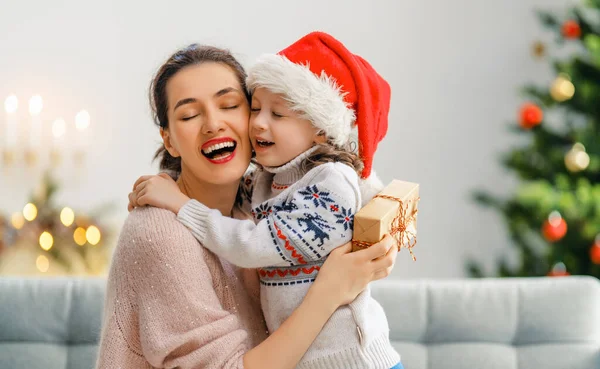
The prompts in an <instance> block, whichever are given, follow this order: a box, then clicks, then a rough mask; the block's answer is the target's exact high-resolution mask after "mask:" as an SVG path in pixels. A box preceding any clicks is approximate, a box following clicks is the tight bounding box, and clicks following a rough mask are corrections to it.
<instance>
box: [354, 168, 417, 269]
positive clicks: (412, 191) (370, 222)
mask: <svg viewBox="0 0 600 369" xmlns="http://www.w3.org/2000/svg"><path fill="white" fill-rule="evenodd" d="M418 203H419V184H418V183H412V182H406V181H399V180H393V181H392V182H391V183H390V184H389V185H387V186H386V187H385V188H384V189H383V190H382V191H381V192H380V193H379V194H378V195H377V196H375V197H374V198H373V199H372V200H371V201H369V203H368V204H367V205H365V206H364V207H363V208H362V209H360V210H359V211H358V213H356V214H355V215H354V235H353V239H352V251H357V250H361V249H364V248H367V247H369V246H370V245H372V244H374V243H377V242H379V241H381V239H382V238H383V236H385V234H386V233H389V234H390V235H392V236H393V237H394V238H395V239H396V240H397V241H398V248H399V249H400V248H407V249H409V251H410V252H411V255H412V247H413V246H414V245H415V244H416V242H417V208H418ZM412 256H413V260H415V257H414V255H412Z"/></svg>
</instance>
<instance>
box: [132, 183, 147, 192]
mask: <svg viewBox="0 0 600 369" xmlns="http://www.w3.org/2000/svg"><path fill="white" fill-rule="evenodd" d="M149 183H150V180H147V181H142V182H140V183H139V184H138V185H137V186H136V187H135V189H134V190H133V191H134V192H137V193H139V192H140V191H141V190H143V189H144V188H146V186H148V184H149Z"/></svg>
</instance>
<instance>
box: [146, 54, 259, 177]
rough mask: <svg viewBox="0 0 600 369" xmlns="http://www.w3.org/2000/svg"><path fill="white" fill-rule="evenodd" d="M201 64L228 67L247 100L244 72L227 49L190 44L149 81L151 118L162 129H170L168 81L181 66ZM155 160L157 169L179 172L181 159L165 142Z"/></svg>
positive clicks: (175, 174)
mask: <svg viewBox="0 0 600 369" xmlns="http://www.w3.org/2000/svg"><path fill="white" fill-rule="evenodd" d="M203 63H220V64H223V65H226V66H228V67H230V68H231V70H232V71H233V72H234V73H235V76H236V77H237V79H238V81H239V82H240V85H241V87H242V91H244V93H245V94H246V98H247V99H248V102H250V95H249V93H248V92H247V89H246V72H245V71H244V68H243V67H242V65H241V64H240V63H239V62H238V61H237V59H236V58H235V57H234V56H233V55H232V54H231V52H230V51H229V50H225V49H220V48H217V47H214V46H208V45H199V44H191V45H189V46H187V47H185V48H183V49H180V50H178V51H176V52H175V53H174V54H173V55H171V57H170V58H169V59H168V60H167V61H166V62H165V63H164V64H163V65H162V66H161V67H160V68H159V69H158V71H157V72H156V75H155V76H154V78H153V79H152V82H151V83H150V93H149V98H150V107H151V109H152V118H153V119H154V123H155V124H156V125H157V126H159V127H161V128H163V129H166V128H169V120H168V98H167V82H169V80H170V79H171V77H173V76H174V75H175V74H177V72H179V71H180V70H182V69H183V68H185V67H189V66H192V65H198V64H203ZM154 159H159V160H160V169H161V170H165V171H168V172H170V174H171V175H172V176H174V177H178V176H179V174H180V173H181V158H175V157H173V156H171V154H169V152H168V151H167V150H166V149H165V147H164V145H163V146H161V147H160V148H159V149H158V150H157V151H156V154H155V155H154Z"/></svg>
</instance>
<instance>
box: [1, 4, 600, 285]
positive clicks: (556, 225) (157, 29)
mask: <svg viewBox="0 0 600 369" xmlns="http://www.w3.org/2000/svg"><path fill="white" fill-rule="evenodd" d="M574 6H578V7H579V10H576V9H575V8H573V7H574ZM593 7H596V8H598V7H600V4H598V1H597V0H590V1H587V2H583V1H567V0H507V1H467V0H457V1H452V2H448V1H443V0H427V1H404V0H400V1H398V0H381V1H372V2H366V1H359V0H330V1H327V2H325V1H316V0H306V1H301V2H282V1H275V0H260V1H253V2H241V1H239V2H233V1H229V2H226V1H221V2H202V1H190V0H186V1H171V2H169V3H168V4H167V3H165V2H160V3H159V2H148V1H144V2H142V1H126V2H123V1H115V0H105V1H102V2H100V1H96V2H88V1H74V0H56V1H51V2H48V1H19V2H16V1H10V0H9V1H4V2H2V4H1V5H0V50H1V51H0V52H1V55H2V57H1V58H0V81H2V82H1V83H0V100H1V101H2V102H3V105H2V110H1V114H0V150H1V151H2V161H1V162H0V274H3V275H14V274H19V275H29V274H38V275H48V276H52V275H63V274H75V275H104V274H106V272H107V268H108V263H109V261H110V255H111V251H112V248H113V247H114V245H115V243H116V238H117V236H118V233H119V230H120V227H121V225H122V222H123V220H124V219H125V218H126V216H127V209H126V205H127V194H128V193H129V191H130V190H131V186H132V185H133V183H134V181H135V180H136V179H137V178H138V176H140V175H144V174H151V173H156V172H157V165H156V163H153V162H152V158H153V154H154V152H155V150H156V149H157V148H158V147H159V143H160V136H159V133H158V129H157V128H156V127H155V126H154V125H153V123H152V120H151V117H150V110H149V106H148V97H147V94H148V86H149V83H150V80H151V77H152V75H153V73H154V72H155V70H156V69H157V68H158V67H159V65H160V64H161V63H162V62H163V61H164V60H166V58H167V57H168V56H169V55H170V54H171V53H172V52H174V51H175V50H176V49H178V48H180V47H182V46H185V45H187V44H189V43H192V42H199V43H208V44H213V45H216V46H220V47H225V48H229V49H231V50H232V51H233V52H234V54H235V55H236V56H237V57H238V58H239V59H240V60H241V61H242V62H243V64H244V65H246V66H249V65H251V63H252V61H253V60H254V59H255V58H256V57H257V56H259V55H260V54H261V53H264V52H276V51H278V50H280V49H282V48H283V47H285V46H287V45H288V44H290V43H291V42H293V41H295V40H296V39H298V38H299V37H301V36H302V35H304V34H306V33H308V32H310V31H313V30H323V31H326V32H328V33H331V34H333V35H334V36H336V37H337V38H339V39H340V40H342V41H343V42H344V43H345V44H346V46H348V48H349V49H351V50H352V51H353V52H355V53H356V54H359V55H361V56H363V57H365V58H366V59H367V60H369V61H370V62H371V64H372V65H373V66H374V67H375V68H376V69H377V70H378V71H379V72H380V74H381V75H382V76H384V77H385V78H386V79H387V80H388V81H389V83H390V85H391V87H392V109H391V113H390V128H389V131H388V135H387V137H386V139H385V140H384V141H383V143H382V144H381V145H380V147H379V151H378V152H377V154H376V156H375V169H376V171H377V173H378V175H379V176H380V177H381V178H382V179H383V180H384V181H385V182H388V181H390V180H392V179H402V180H407V181H411V182H417V183H419V184H420V186H421V187H420V194H421V202H420V205H419V218H418V244H417V246H416V247H415V249H414V252H415V254H416V256H417V261H416V262H413V261H412V260H411V258H410V256H409V255H408V253H407V252H406V251H403V252H402V253H401V254H400V255H399V258H398V262H397V265H396V268H395V270H394V274H393V277H394V278H403V279H413V278H460V277H477V276H495V275H502V276H509V275H547V274H550V275H564V274H591V275H596V276H600V270H599V269H598V268H599V267H598V264H600V252H599V251H598V250H600V238H597V237H596V235H597V234H598V233H600V188H599V187H598V179H599V176H600V174H599V173H600V168H599V166H600V163H599V162H598V158H599V155H600V146H599V145H600V140H598V138H599V127H600V111H599V109H600V108H599V107H600V104H597V102H598V101H599V100H598V98H599V97H600V87H599V86H598V83H599V82H598V81H600V69H599V65H600V38H599V37H598V35H600V21H599V20H598V17H597V14H596V13H595V11H594V10H593ZM539 11H543V12H547V13H548V14H540V13H539ZM502 260H504V261H502Z"/></svg>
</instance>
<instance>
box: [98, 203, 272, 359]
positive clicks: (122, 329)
mask: <svg viewBox="0 0 600 369" xmlns="http://www.w3.org/2000/svg"><path fill="white" fill-rule="evenodd" d="M258 288H259V285H258V280H257V277H256V273H255V272H254V271H251V270H241V269H237V268H236V267H234V266H232V265H230V264H229V263H227V262H226V261H224V260H221V259H219V258H218V257H217V256H215V255H214V254H213V253H211V252H210V251H208V250H207V249H205V248H204V247H202V246H201V245H200V244H199V243H198V241H196V239H195V238H194V236H192V234H191V233H190V231H189V230H187V229H186V228H185V227H184V226H183V225H182V224H181V223H179V222H178V221H177V220H176V217H175V214H173V213H171V212H169V211H167V210H162V209H157V208H148V207H146V208H138V209H135V210H134V211H132V212H131V213H130V215H129V217H128V219H127V221H126V222H125V225H124V226H123V229H122V231H121V235H120V238H119V242H118V245H117V248H116V250H115V253H114V255H113V261H112V265H111V269H110V274H109V277H108V286H107V294H106V301H105V307H104V320H103V328H102V333H101V340H100V347H99V353H98V361H97V364H96V368H107V369H108V368H110V369H117V368H152V367H158V368H174V367H177V368H182V369H187V368H207V369H208V368H215V369H216V368H219V369H222V368H243V359H242V358H243V355H244V353H246V352H247V351H248V350H249V349H251V348H252V347H254V346H255V345H257V344H258V343H260V342H261V341H262V340H264V339H265V338H266V327H265V324H264V320H263V318H262V314H261V312H260V306H259V296H258ZM247 292H249V293H247Z"/></svg>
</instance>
